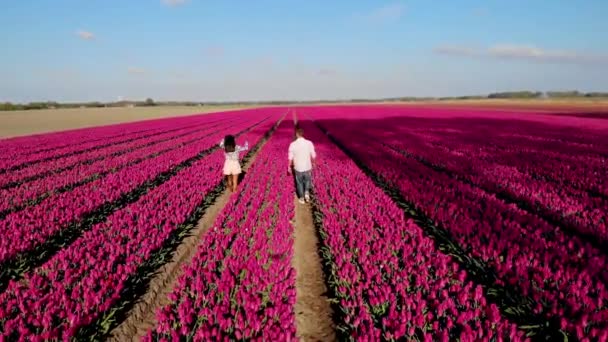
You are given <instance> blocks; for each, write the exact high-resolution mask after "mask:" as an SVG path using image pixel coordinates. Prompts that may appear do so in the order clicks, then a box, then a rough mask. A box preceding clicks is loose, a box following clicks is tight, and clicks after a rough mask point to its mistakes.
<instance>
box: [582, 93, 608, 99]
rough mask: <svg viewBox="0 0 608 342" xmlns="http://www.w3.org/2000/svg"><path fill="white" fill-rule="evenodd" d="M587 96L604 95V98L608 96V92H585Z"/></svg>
mask: <svg viewBox="0 0 608 342" xmlns="http://www.w3.org/2000/svg"><path fill="white" fill-rule="evenodd" d="M585 97H592V98H597V97H603V98H608V93H600V92H594V93H587V94H585Z"/></svg>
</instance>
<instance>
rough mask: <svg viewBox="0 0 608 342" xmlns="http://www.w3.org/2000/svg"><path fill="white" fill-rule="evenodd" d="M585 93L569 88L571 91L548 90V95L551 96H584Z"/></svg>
mask: <svg viewBox="0 0 608 342" xmlns="http://www.w3.org/2000/svg"><path fill="white" fill-rule="evenodd" d="M582 96H584V94H582V93H580V92H579V91H578V90H569V91H548V92H547V97H550V98H569V97H582Z"/></svg>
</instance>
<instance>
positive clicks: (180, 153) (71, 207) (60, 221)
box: [0, 117, 260, 263]
mask: <svg viewBox="0 0 608 342" xmlns="http://www.w3.org/2000/svg"><path fill="white" fill-rule="evenodd" d="M259 121H260V118H259V117H253V118H248V119H244V120H243V121H242V122H241V123H239V124H236V125H233V126H231V129H233V130H235V131H236V132H239V131H242V130H245V129H247V128H248V127H251V126H252V125H254V124H255V123H257V122H259ZM223 134H224V132H214V133H212V134H209V135H207V136H206V137H204V138H202V139H200V140H199V141H197V142H195V143H193V144H190V145H187V146H184V147H183V148H181V149H177V150H173V151H171V152H168V153H165V154H162V155H159V156H157V157H155V158H151V159H147V160H145V161H143V162H141V163H139V164H135V165H130V166H128V167H126V168H123V169H121V170H120V171H118V172H115V173H111V174H108V175H106V176H105V177H102V178H100V179H96V180H94V181H92V182H90V183H87V184H84V185H83V186H79V187H76V188H75V189H73V190H72V191H69V192H65V193H61V194H58V195H56V196H52V197H50V198H47V199H46V200H44V201H42V202H41V203H40V204H39V205H36V206H33V207H28V208H26V210H22V211H18V212H15V213H12V214H9V215H8V216H6V218H5V219H4V220H2V221H0V232H2V233H3V238H2V240H0V263H3V262H6V261H8V260H11V259H13V258H16V257H18V256H19V255H20V254H21V253H23V252H26V251H28V250H31V249H32V248H34V247H35V246H37V245H39V244H42V243H44V242H45V241H46V240H47V239H48V238H49V237H51V236H54V235H55V234H60V233H61V230H62V229H64V228H65V227H66V226H68V225H70V224H73V223H74V222H78V221H80V220H81V219H82V218H83V217H85V216H86V215H88V214H90V213H92V212H94V211H95V210H97V209H98V208H101V207H102V206H107V205H112V203H113V202H114V201H116V200H118V199H119V198H121V197H122V196H124V195H125V194H126V193H129V192H132V191H134V190H136V189H138V188H140V187H142V186H145V183H146V182H150V181H152V180H153V179H155V178H156V177H158V176H159V175H161V174H163V173H164V172H168V171H169V170H171V169H172V168H174V167H176V166H177V165H179V164H180V163H182V162H184V161H186V160H188V159H190V158H193V157H196V156H197V155H198V154H200V153H202V152H205V151H207V150H209V149H211V148H214V147H215V146H217V145H216V144H217V140H218V139H219V138H220V136H223Z"/></svg>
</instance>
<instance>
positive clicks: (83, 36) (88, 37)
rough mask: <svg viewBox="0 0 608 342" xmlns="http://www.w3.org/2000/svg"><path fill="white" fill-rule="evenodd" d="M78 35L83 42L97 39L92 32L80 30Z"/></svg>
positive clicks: (77, 32)
mask: <svg viewBox="0 0 608 342" xmlns="http://www.w3.org/2000/svg"><path fill="white" fill-rule="evenodd" d="M76 35H77V36H78V37H79V38H80V39H82V40H93V39H95V35H94V34H93V33H92V32H89V31H84V30H78V31H76Z"/></svg>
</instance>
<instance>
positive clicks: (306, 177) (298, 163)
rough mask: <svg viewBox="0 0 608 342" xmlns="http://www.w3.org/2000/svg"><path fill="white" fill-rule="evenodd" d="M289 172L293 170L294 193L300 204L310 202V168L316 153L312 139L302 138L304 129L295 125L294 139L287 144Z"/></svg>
mask: <svg viewBox="0 0 608 342" xmlns="http://www.w3.org/2000/svg"><path fill="white" fill-rule="evenodd" d="M288 155H289V169H288V170H289V172H291V169H292V168H293V170H294V171H295V178H296V195H297V196H298V201H299V202H300V203H302V204H304V203H309V202H310V190H311V189H312V168H313V164H314V160H315V158H317V154H316V152H315V146H314V144H313V143H312V141H310V140H307V139H305V138H304V130H303V129H302V128H301V127H296V140H295V141H293V142H292V143H291V144H289V153H288Z"/></svg>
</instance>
